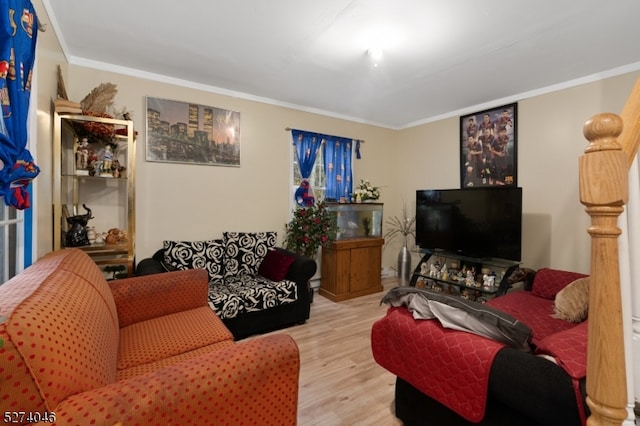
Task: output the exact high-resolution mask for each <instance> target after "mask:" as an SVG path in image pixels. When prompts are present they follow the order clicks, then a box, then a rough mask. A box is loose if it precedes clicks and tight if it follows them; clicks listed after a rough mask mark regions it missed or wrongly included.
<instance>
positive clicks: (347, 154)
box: [323, 136, 353, 201]
mask: <svg viewBox="0 0 640 426" xmlns="http://www.w3.org/2000/svg"><path fill="white" fill-rule="evenodd" d="M352 149H353V140H351V139H345V138H339V137H336V136H329V137H328V138H327V139H326V141H325V144H324V151H323V154H324V155H323V157H324V172H325V175H326V182H327V189H326V198H328V199H334V200H336V201H339V200H340V198H342V197H344V198H345V199H346V200H347V201H351V193H352V192H353V179H352V176H351V175H352V168H351V151H352Z"/></svg>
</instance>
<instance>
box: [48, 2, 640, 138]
mask: <svg viewBox="0 0 640 426" xmlns="http://www.w3.org/2000/svg"><path fill="white" fill-rule="evenodd" d="M43 4H44V6H45V9H46V11H47V13H48V14H49V18H50V22H49V23H50V24H51V26H52V27H53V29H54V30H55V31H56V33H57V34H58V36H59V37H60V39H61V43H62V46H63V50H64V51H65V54H66V55H67V59H68V61H69V62H70V63H71V64H78V65H84V66H89V67H96V68H106V69H108V70H113V71H117V72H123V73H131V74H136V75H140V74H141V73H142V75H143V76H144V77H146V78H152V79H160V80H164V81H169V82H174V83H178V84H185V85H187V86H193V87H198V88H201V89H204V90H211V91H213V92H216V93H223V94H230V95H233V96H238V97H242V98H247V99H252V100H259V101H264V102H268V103H272V104H276V105H284V106H289V107H293V108H297V109H302V110H306V111H313V112H318V113H321V114H327V115H330V116H337V117H343V118H347V119H350V120H355V121H358V122H365V123H371V124H377V125H382V126H385V127H390V128H396V129H397V128H403V127H408V126H412V125H416V124H420V123H424V122H428V121H431V120H434V119H437V118H443V117H446V116H452V115H456V114H461V113H465V112H472V111H474V110H479V109H484V108H489V107H494V106H498V105H500V104H501V103H509V102H515V101H517V100H519V99H521V98H523V97H525V96H530V95H532V94H536V93H543V92H546V91H550V90H553V89H556V88H562V87H568V86H571V85H575V84H579V83H584V82H588V81H591V80H595V79H598V78H602V77H606V76H609V75H616V74H620V73H623V72H629V71H634V70H637V69H640V43H639V42H640V23H639V20H640V1H638V0H537V1H514V0H477V1H471V0H466V1H465V0H395V1H390V0H227V1H220V0H209V1H206V0H199V1H198V0H182V1H181V2H176V1H169V0H155V1H151V0H149V1H142V0H137V1H136V0H133V1H132V0H110V1H108V2H104V1H100V2H99V1H96V0H64V1H55V0H43ZM45 24H47V22H45ZM373 46H379V47H381V48H382V49H384V57H383V59H382V61H381V62H380V63H379V65H378V66H377V67H374V66H373V64H372V62H371V61H370V58H369V57H368V56H367V55H366V54H365V52H366V50H367V49H368V48H370V47H373ZM150 95H153V94H150Z"/></svg>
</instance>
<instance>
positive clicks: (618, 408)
mask: <svg viewBox="0 0 640 426" xmlns="http://www.w3.org/2000/svg"><path fill="white" fill-rule="evenodd" d="M584 136H585V137H586V138H587V140H589V142H590V144H589V146H588V147H587V148H586V149H585V154H584V155H583V156H581V157H580V160H579V166H580V168H579V170H580V184H579V186H580V202H581V203H582V204H584V205H585V207H586V212H587V214H589V216H590V217H591V226H590V227H589V229H588V232H589V235H590V236H591V273H590V275H591V279H590V283H589V345H588V354H587V404H588V405H589V408H590V410H591V416H590V417H589V419H588V420H587V425H589V426H595V425H620V424H621V423H622V422H623V421H624V420H625V419H626V417H627V410H626V406H627V382H626V371H625V351H624V344H625V342H624V334H623V327H622V300H621V289H620V272H619V256H618V236H619V235H620V233H621V231H620V228H618V217H619V216H620V214H621V213H622V211H623V209H624V205H625V203H626V202H627V199H628V173H629V166H630V165H631V163H632V161H633V158H634V157H635V155H636V152H637V150H638V145H639V144H640V79H639V80H638V82H637V83H636V85H635V87H634V89H633V91H632V92H631V95H630V96H629V98H628V100H627V103H626V104H625V107H624V109H623V111H622V113H621V115H620V116H617V115H615V114H610V113H605V114H599V115H597V116H595V117H593V118H591V119H590V120H589V121H587V123H586V124H585V125H584Z"/></svg>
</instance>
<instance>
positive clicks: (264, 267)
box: [258, 250, 295, 281]
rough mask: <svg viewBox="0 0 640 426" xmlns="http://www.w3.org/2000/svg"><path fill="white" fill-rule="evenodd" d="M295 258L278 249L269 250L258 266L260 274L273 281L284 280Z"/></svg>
mask: <svg viewBox="0 0 640 426" xmlns="http://www.w3.org/2000/svg"><path fill="white" fill-rule="evenodd" d="M294 260H295V258H294V257H293V256H291V255H288V254H286V253H282V252H280V251H278V250H269V251H268V252H267V255H266V256H265V257H264V259H262V263H261V264H260V267H259V268H258V274H260V275H262V276H263V277H265V278H268V279H270V280H271V281H282V280H284V277H285V276H286V275H287V272H288V271H289V267H290V266H291V264H292V263H293V262H294Z"/></svg>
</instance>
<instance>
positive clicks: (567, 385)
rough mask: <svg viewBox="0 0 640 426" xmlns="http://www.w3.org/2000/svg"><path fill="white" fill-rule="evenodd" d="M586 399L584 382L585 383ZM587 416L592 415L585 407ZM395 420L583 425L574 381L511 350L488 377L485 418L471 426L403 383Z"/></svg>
mask: <svg viewBox="0 0 640 426" xmlns="http://www.w3.org/2000/svg"><path fill="white" fill-rule="evenodd" d="M580 387H581V392H582V395H583V401H584V395H585V381H584V380H582V381H581V382H580ZM584 407H585V412H586V413H587V415H588V414H589V411H588V408H587V407H586V404H584ZM395 411H396V416H397V417H398V418H399V419H400V420H402V422H403V423H404V425H405V426H423V425H429V426H432V425H433V426H440V425H441V426H462V425H490V426H513V425H518V426H573V425H576V426H579V425H581V421H580V417H579V414H578V408H577V404H576V398H575V393H574V390H573V384H572V381H571V378H570V377H569V376H568V375H567V374H566V373H565V371H564V370H562V369H561V368H560V367H558V366H557V365H555V364H554V363H552V362H550V361H547V360H545V359H543V358H540V357H537V356H533V355H531V354H527V353H524V352H520V351H517V350H515V349H511V348H504V349H502V350H500V352H498V354H497V355H496V358H495V360H494V363H493V365H492V367H491V372H490V375H489V396H488V398H487V407H486V411H485V417H484V419H483V420H482V421H481V422H480V423H472V422H470V421H468V420H466V419H465V418H463V417H461V416H460V415H459V414H458V413H456V412H454V411H452V410H450V409H449V408H447V407H445V406H444V405H442V404H440V403H439V402H437V401H436V400H434V399H432V398H430V397H429V396H427V395H425V394H424V393H422V392H421V391H419V390H418V389H416V388H414V387H413V386H412V385H411V384H410V383H408V382H406V381H405V380H403V379H401V378H399V377H398V378H397V380H396V389H395Z"/></svg>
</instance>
